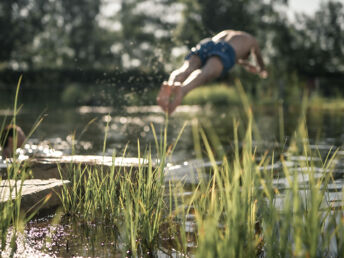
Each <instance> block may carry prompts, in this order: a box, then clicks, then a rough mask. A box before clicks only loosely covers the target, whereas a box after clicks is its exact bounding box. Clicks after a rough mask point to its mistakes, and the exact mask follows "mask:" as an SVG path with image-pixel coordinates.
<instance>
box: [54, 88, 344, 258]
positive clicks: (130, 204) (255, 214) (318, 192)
mask: <svg viewBox="0 0 344 258" xmlns="http://www.w3.org/2000/svg"><path fill="white" fill-rule="evenodd" d="M237 87H238V92H239V94H240V97H241V99H242V103H243V104H244V106H243V110H244V111H245V114H246V115H245V118H244V119H243V118H241V120H239V119H234V123H233V124H234V129H233V132H234V135H233V148H232V149H233V152H232V153H231V155H227V153H226V152H225V151H224V148H223V147H222V146H220V141H219V139H218V137H217V136H216V134H215V133H214V130H212V128H211V126H210V125H205V126H200V125H199V123H198V122H197V121H193V122H192V132H193V139H194V145H195V155H196V157H197V158H198V159H200V160H208V161H209V162H210V163H211V167H210V168H207V169H205V168H204V169H199V171H198V173H199V175H206V176H199V177H198V179H199V181H198V182H197V183H196V184H193V185H190V184H185V183H183V182H172V181H170V182H165V180H164V173H165V169H166V161H167V160H168V158H169V155H171V153H173V151H174V148H175V146H176V142H177V141H178V139H179V138H180V137H181V134H182V131H183V130H181V132H180V134H179V135H178V137H177V140H176V142H175V143H174V144H173V145H172V146H173V147H171V148H169V147H168V145H169V144H168V139H167V129H168V124H166V125H165V127H164V129H163V130H161V132H160V135H159V136H157V134H156V132H155V129H154V127H152V133H153V135H154V138H155V149H156V153H157V159H154V158H152V151H151V147H150V146H148V147H147V148H146V150H145V151H144V152H143V154H142V152H141V146H140V142H139V141H138V148H137V149H138V151H137V153H138V157H139V158H142V160H145V161H147V162H142V163H140V164H139V165H138V167H136V168H133V167H132V168H124V167H122V168H116V167H115V166H114V165H113V166H112V167H111V169H110V170H106V169H105V168H104V167H96V166H92V167H90V166H71V167H70V178H69V179H71V182H72V184H71V186H65V188H64V191H63V193H62V195H61V200H62V203H63V208H64V213H65V214H69V215H71V216H72V217H75V218H77V219H80V220H82V221H86V222H91V223H107V224H111V225H112V227H113V228H114V230H115V231H117V234H116V241H120V242H121V243H122V244H120V245H117V248H120V250H119V251H120V252H122V253H123V255H126V256H134V257H136V256H155V255H157V252H158V251H161V250H162V249H164V250H166V249H168V250H167V251H166V252H167V253H168V254H170V255H172V254H173V255H175V256H178V255H179V254H180V255H185V256H189V255H190V256H191V255H195V256H196V257H257V256H266V257H279V256H281V257H288V256H297V257H304V256H306V257H317V256H329V255H332V256H335V255H337V256H338V255H340V254H342V253H343V243H344V234H343V231H344V220H343V218H344V212H343V205H342V203H339V202H336V201H335V200H333V198H332V197H331V193H333V192H335V193H336V196H341V197H340V198H339V197H338V199H340V200H341V202H342V201H343V197H344V191H343V190H338V187H333V182H334V176H333V169H334V165H335V161H336V153H337V151H338V150H333V151H330V152H329V153H327V154H326V155H325V156H324V155H323V154H322V153H321V152H320V151H319V150H318V149H316V148H314V147H311V144H310V143H309V142H308V132H307V128H306V126H305V124H306V123H305V122H306V120H305V119H306V118H305V117H306V111H307V106H308V104H307V100H306V99H304V100H303V101H302V103H303V108H302V110H301V111H302V112H300V119H299V126H298V127H297V128H296V130H295V133H294V134H293V136H292V138H291V139H290V140H288V142H286V141H285V139H284V128H283V126H284V125H283V123H284V118H283V110H282V108H283V107H282V106H280V109H279V110H278V112H279V116H280V117H279V123H278V124H279V127H280V128H279V136H280V141H281V149H282V151H281V154H279V153H278V154H277V153H274V152H271V153H268V152H264V150H258V149H259V145H257V144H255V142H256V141H257V139H260V134H259V130H258V127H257V125H256V124H255V121H254V118H253V114H252V109H251V103H250V100H249V99H248V98H247V97H246V96H245V93H244V91H243V89H242V88H240V87H241V86H240V83H239V82H237ZM105 144H106V137H105V139H104V152H105ZM261 153H263V154H261ZM124 156H125V152H124V154H123V157H124ZM295 156H297V157H300V158H299V159H297V160H295V159H293V157H295ZM115 157H116V155H114V158H115ZM219 161H221V162H220V163H219ZM341 187H342V186H341ZM185 189H187V191H188V192H189V193H188V194H182V193H184V192H185V191H186V190H185ZM331 198H332V199H331ZM190 225H191V226H190ZM334 243H335V244H334ZM172 250H173V251H172Z"/></svg>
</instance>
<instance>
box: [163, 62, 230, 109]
mask: <svg viewBox="0 0 344 258" xmlns="http://www.w3.org/2000/svg"><path fill="white" fill-rule="evenodd" d="M222 71H223V64H222V62H221V60H220V58H219V57H217V56H214V57H211V58H209V59H208V60H207V62H206V64H205V65H204V66H203V67H202V68H201V69H197V70H194V71H193V72H192V73H191V74H190V75H189V76H188V78H187V79H186V80H185V81H184V82H183V83H182V84H181V83H178V82H177V83H174V84H173V85H172V86H168V85H163V86H165V87H166V89H165V90H166V92H167V91H168V94H166V95H168V96H169V98H170V96H174V97H173V101H166V102H162V101H161V100H162V99H161V100H160V102H159V99H158V103H159V105H160V106H161V107H162V108H163V109H164V110H165V111H167V112H168V113H169V114H171V113H172V112H173V111H174V110H175V109H176V107H177V106H179V105H180V104H181V103H182V100H183V98H184V96H185V95H186V94H187V93H188V92H189V91H190V90H192V89H194V88H196V87H197V86H199V85H202V84H205V83H207V82H209V81H211V80H214V79H216V78H218V77H219V76H220V75H221V73H222Z"/></svg>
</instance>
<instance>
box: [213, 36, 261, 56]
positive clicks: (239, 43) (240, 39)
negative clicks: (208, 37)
mask: <svg viewBox="0 0 344 258" xmlns="http://www.w3.org/2000/svg"><path fill="white" fill-rule="evenodd" d="M212 40H213V41H215V42H218V41H225V42H227V43H228V44H230V45H231V46H232V47H233V49H234V51H235V53H236V59H237V60H238V59H246V58H248V57H249V55H250V53H251V49H252V48H253V46H254V44H255V42H256V41H255V39H254V37H253V36H251V35H250V34H248V33H246V32H243V31H234V30H225V31H222V32H220V33H218V34H217V35H215V36H214V37H212Z"/></svg>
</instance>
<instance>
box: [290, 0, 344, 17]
mask: <svg viewBox="0 0 344 258" xmlns="http://www.w3.org/2000/svg"><path fill="white" fill-rule="evenodd" d="M321 1H322V0H289V11H290V12H292V13H294V12H298V13H299V12H302V13H306V14H313V13H314V12H315V11H316V10H318V9H319V5H320V2H321ZM343 1H344V0H343Z"/></svg>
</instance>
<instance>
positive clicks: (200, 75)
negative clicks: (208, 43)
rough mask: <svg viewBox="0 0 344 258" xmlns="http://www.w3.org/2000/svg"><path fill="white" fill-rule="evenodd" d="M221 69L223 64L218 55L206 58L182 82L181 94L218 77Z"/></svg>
mask: <svg viewBox="0 0 344 258" xmlns="http://www.w3.org/2000/svg"><path fill="white" fill-rule="evenodd" d="M222 71H223V64H222V62H221V60H220V58H219V57H217V56H213V57H211V58H209V59H208V60H207V62H206V63H205V65H204V66H203V67H202V68H201V69H197V70H194V71H193V72H192V73H191V74H190V75H189V76H188V78H187V79H186V80H185V81H184V82H183V83H182V90H183V95H186V94H187V93H188V92H189V91H191V90H192V89H194V88H196V87H197V86H199V85H202V84H205V83H207V82H209V81H212V80H214V79H216V78H218V77H220V75H221V73H222Z"/></svg>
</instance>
